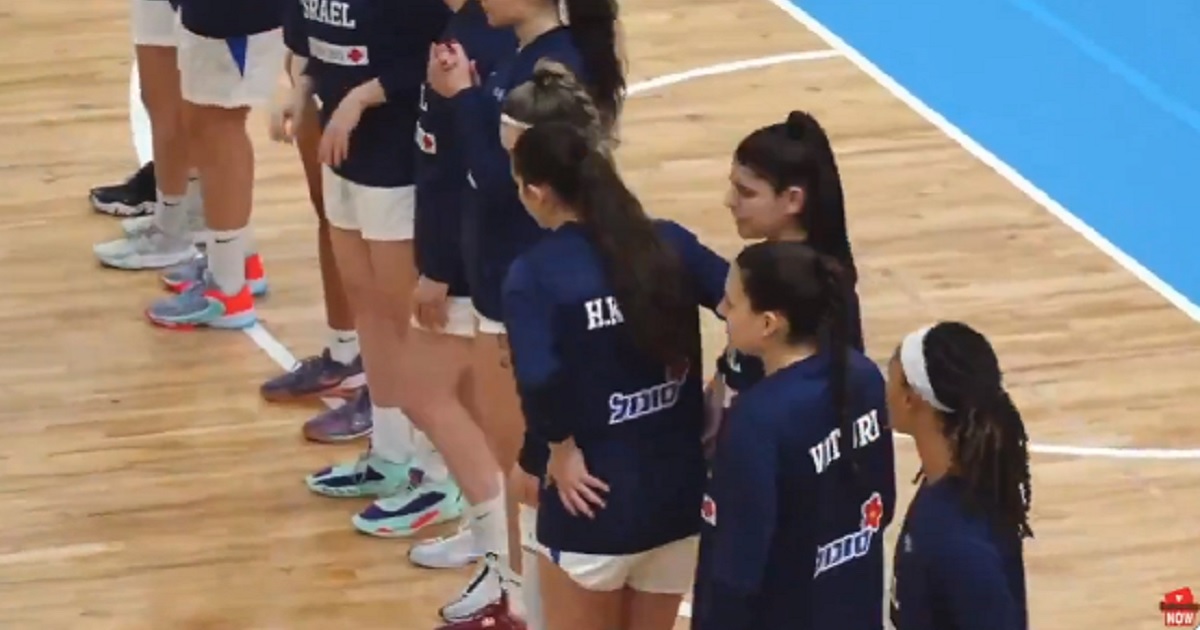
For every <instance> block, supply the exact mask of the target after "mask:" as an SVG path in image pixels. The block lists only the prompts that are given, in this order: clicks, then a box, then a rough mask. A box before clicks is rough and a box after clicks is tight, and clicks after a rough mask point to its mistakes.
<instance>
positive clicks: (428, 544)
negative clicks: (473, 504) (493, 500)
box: [408, 519, 483, 569]
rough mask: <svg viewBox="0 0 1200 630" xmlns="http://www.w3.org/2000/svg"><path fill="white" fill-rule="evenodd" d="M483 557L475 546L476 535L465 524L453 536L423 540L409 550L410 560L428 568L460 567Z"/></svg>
mask: <svg viewBox="0 0 1200 630" xmlns="http://www.w3.org/2000/svg"><path fill="white" fill-rule="evenodd" d="M463 522H464V523H465V522H466V519H464V520H463ZM482 557H483V554H482V553H480V552H479V550H478V549H476V548H475V537H474V536H473V535H471V530H469V529H467V528H466V526H465V525H464V526H462V527H460V528H459V530H458V531H457V532H455V534H454V535H453V536H448V537H445V538H432V539H430V540H423V541H421V542H419V543H417V544H415V545H413V546H412V548H411V549H409V550H408V561H409V562H412V563H413V564H415V565H417V566H419V567H424V568H426V569H458V568H462V567H465V566H467V565H469V564H472V563H474V562H476V561H477V560H479V559H480V558H482Z"/></svg>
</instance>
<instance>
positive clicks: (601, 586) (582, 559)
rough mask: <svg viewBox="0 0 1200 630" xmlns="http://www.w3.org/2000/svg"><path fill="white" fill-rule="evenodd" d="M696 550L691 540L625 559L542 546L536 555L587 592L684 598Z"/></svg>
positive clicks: (697, 543)
mask: <svg viewBox="0 0 1200 630" xmlns="http://www.w3.org/2000/svg"><path fill="white" fill-rule="evenodd" d="M699 548H700V537H699V536H691V537H689V538H684V539H682V540H676V541H675V542H670V543H667V544H665V545H663V546H661V547H656V548H654V549H651V550H650V551H643V552H642V553H635V554H631V555H628V556H600V555H592V554H587V553H572V552H570V551H560V552H557V553H556V552H555V551H554V550H552V549H547V548H546V547H545V546H543V545H538V546H537V551H538V553H541V554H542V555H543V556H546V557H547V558H549V559H550V561H551V562H553V563H554V564H556V565H558V568H560V569H562V570H563V571H564V572H566V574H567V575H569V576H570V577H571V579H572V580H574V581H575V583H576V584H578V585H580V586H582V587H583V588H585V589H587V590H589V591H615V590H617V589H621V588H625V587H629V588H631V589H633V590H635V591H639V592H642V593H657V594H660V595H686V594H687V593H689V592H691V590H692V581H693V579H694V578H695V575H696V555H697V553H698V552H699Z"/></svg>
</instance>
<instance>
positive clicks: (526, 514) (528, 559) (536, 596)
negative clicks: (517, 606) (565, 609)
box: [517, 505, 546, 630]
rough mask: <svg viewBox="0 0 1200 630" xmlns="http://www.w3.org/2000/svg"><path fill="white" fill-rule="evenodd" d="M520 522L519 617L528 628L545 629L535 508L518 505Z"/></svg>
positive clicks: (533, 629) (532, 629)
mask: <svg viewBox="0 0 1200 630" xmlns="http://www.w3.org/2000/svg"><path fill="white" fill-rule="evenodd" d="M517 509H518V510H520V516H519V517H518V519H519V521H520V524H521V618H522V619H524V620H525V625H526V626H527V627H528V628H529V630H546V614H545V613H544V612H542V592H541V584H539V583H538V553H537V551H535V549H536V546H537V544H538V542H537V509H536V508H533V507H530V506H528V505H519V506H517Z"/></svg>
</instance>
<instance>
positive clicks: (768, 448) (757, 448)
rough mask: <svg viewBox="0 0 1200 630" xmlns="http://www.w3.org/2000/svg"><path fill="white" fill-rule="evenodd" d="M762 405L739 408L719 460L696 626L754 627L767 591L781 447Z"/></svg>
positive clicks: (696, 629)
mask: <svg viewBox="0 0 1200 630" xmlns="http://www.w3.org/2000/svg"><path fill="white" fill-rule="evenodd" d="M756 406H757V405H753V404H739V405H737V406H735V407H734V410H733V412H732V417H731V418H730V419H729V421H728V423H727V425H726V427H725V430H724V434H723V435H722V437H721V443H720V444H719V445H718V448H717V453H716V458H715V460H714V461H713V473H712V474H713V477H712V483H711V484H710V487H709V494H710V496H711V497H712V499H713V502H714V503H715V504H716V515H715V519H716V525H715V527H713V529H712V534H711V535H712V539H711V542H710V550H711V553H710V555H709V559H708V563H709V564H708V566H707V567H706V568H705V571H706V574H705V581H706V584H705V594H706V596H705V597H704V599H703V600H699V599H698V600H697V601H696V602H695V604H696V606H697V607H701V608H702V610H700V611H698V612H697V615H696V619H698V620H700V621H699V622H698V623H697V624H696V625H695V626H693V629H692V630H758V629H756V628H751V626H750V624H751V622H752V620H753V615H752V613H753V611H754V605H755V602H757V601H758V599H759V597H760V595H761V593H762V591H763V587H764V584H763V576H764V573H765V571H766V566H767V555H768V553H769V552H770V545H771V539H772V538H773V537H774V533H775V518H776V512H777V510H778V506H777V504H776V500H777V494H776V493H777V474H778V462H779V457H778V452H777V449H776V440H775V437H774V435H773V434H772V431H771V430H770V426H769V425H768V424H766V423H764V422H758V421H757V420H758V419H759V418H760V417H761V416H760V414H759V413H757V412H756V411H755V409H754V407H756Z"/></svg>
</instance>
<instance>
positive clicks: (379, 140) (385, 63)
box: [241, 0, 451, 188]
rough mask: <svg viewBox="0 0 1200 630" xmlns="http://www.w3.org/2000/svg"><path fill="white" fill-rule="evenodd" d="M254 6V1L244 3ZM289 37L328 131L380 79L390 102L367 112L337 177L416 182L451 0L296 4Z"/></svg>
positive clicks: (388, 184)
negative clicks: (432, 64)
mask: <svg viewBox="0 0 1200 630" xmlns="http://www.w3.org/2000/svg"><path fill="white" fill-rule="evenodd" d="M241 1H246V0H241ZM291 3H292V4H291V6H290V7H289V12H288V15H287V20H286V22H285V24H284V38H285V39H286V41H287V44H288V48H290V49H291V50H292V52H294V53H295V54H297V55H299V56H302V57H307V58H308V66H307V68H306V70H305V72H306V73H307V74H308V75H309V76H311V77H312V79H313V87H314V91H315V93H316V96H317V98H318V99H319V100H320V101H321V127H322V128H324V127H325V125H326V124H327V123H328V122H329V118H330V116H332V115H333V112H334V111H336V110H337V107H338V104H339V103H341V102H342V99H343V98H345V96H346V95H347V94H349V93H350V91H351V90H353V89H354V88H356V87H358V86H359V85H362V84H363V83H366V82H368V81H370V80H372V79H379V82H380V84H381V85H382V86H383V91H384V94H385V95H386V97H387V102H385V103H382V104H380V105H377V106H375V107H369V108H367V109H366V110H365V111H364V112H363V114H362V118H361V119H360V121H359V123H358V126H357V127H356V128H355V129H354V132H353V133H352V134H351V136H350V152H349V155H348V156H347V157H346V159H345V161H343V162H342V163H341V164H340V165H339V166H337V167H336V168H334V169H333V170H334V172H335V173H337V174H338V175H341V176H342V177H344V178H346V179H347V180H349V181H352V182H354V183H356V184H362V185H364V186H373V187H378V188H399V187H402V186H411V185H413V183H414V179H415V175H414V172H413V171H414V169H415V164H414V162H415V161H416V153H415V152H414V151H413V149H412V141H413V140H412V139H413V136H414V135H415V134H416V128H417V115H418V112H419V102H420V98H421V86H422V85H424V84H425V73H426V67H427V65H428V61H429V46H430V44H432V43H433V42H434V41H436V40H437V38H438V36H439V35H441V33H442V31H443V30H444V29H445V28H446V23H447V21H448V20H449V19H450V15H451V12H450V9H449V7H447V6H446V3H445V2H443V0H405V1H404V2H396V1H395V0H342V1H339V2H334V1H328V2H326V1H324V0H322V1H320V2H317V1H314V0H305V1H301V0H291Z"/></svg>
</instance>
